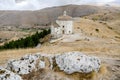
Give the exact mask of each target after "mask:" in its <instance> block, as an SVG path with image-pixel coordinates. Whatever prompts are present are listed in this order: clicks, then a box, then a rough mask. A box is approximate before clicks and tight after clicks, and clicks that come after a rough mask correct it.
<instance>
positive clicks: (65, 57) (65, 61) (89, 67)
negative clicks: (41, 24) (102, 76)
mask: <svg viewBox="0 0 120 80" xmlns="http://www.w3.org/2000/svg"><path fill="white" fill-rule="evenodd" d="M55 59H56V63H57V65H58V67H59V68H60V70H63V71H64V72H66V73H67V74H72V73H74V72H80V73H90V72H92V71H98V70H99V68H100V64H101V62H100V60H99V59H98V58H96V57H90V56H86V55H84V54H83V53H80V52H68V53H65V54H62V55H58V56H56V58H55Z"/></svg>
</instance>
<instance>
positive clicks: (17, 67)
mask: <svg viewBox="0 0 120 80" xmlns="http://www.w3.org/2000/svg"><path fill="white" fill-rule="evenodd" d="M42 58H43V56H41V55H39V54H35V55H26V56H24V57H22V58H21V59H20V60H11V61H9V62H8V65H7V69H8V70H11V71H13V72H15V73H17V74H21V75H24V74H29V73H30V72H32V71H37V70H39V69H42V68H45V62H44V61H43V60H42Z"/></svg>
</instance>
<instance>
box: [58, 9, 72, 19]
mask: <svg viewBox="0 0 120 80" xmlns="http://www.w3.org/2000/svg"><path fill="white" fill-rule="evenodd" d="M58 20H72V17H71V16H68V15H67V14H66V11H64V13H63V15H62V16H59V17H58Z"/></svg>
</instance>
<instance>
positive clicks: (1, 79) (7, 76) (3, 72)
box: [0, 67, 23, 80]
mask: <svg viewBox="0 0 120 80" xmlns="http://www.w3.org/2000/svg"><path fill="white" fill-rule="evenodd" d="M0 80H23V79H22V78H21V77H20V76H19V75H17V74H15V73H13V72H11V71H9V70H7V69H4V68H1V67H0Z"/></svg>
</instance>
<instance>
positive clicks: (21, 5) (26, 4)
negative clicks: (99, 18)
mask: <svg viewBox="0 0 120 80" xmlns="http://www.w3.org/2000/svg"><path fill="white" fill-rule="evenodd" d="M16 1H17V2H16ZM111 2H116V3H118V2H119V3H120V0H0V10H38V9H42V8H45V7H51V6H60V5H67V4H78V5H80V4H106V3H111Z"/></svg>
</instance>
